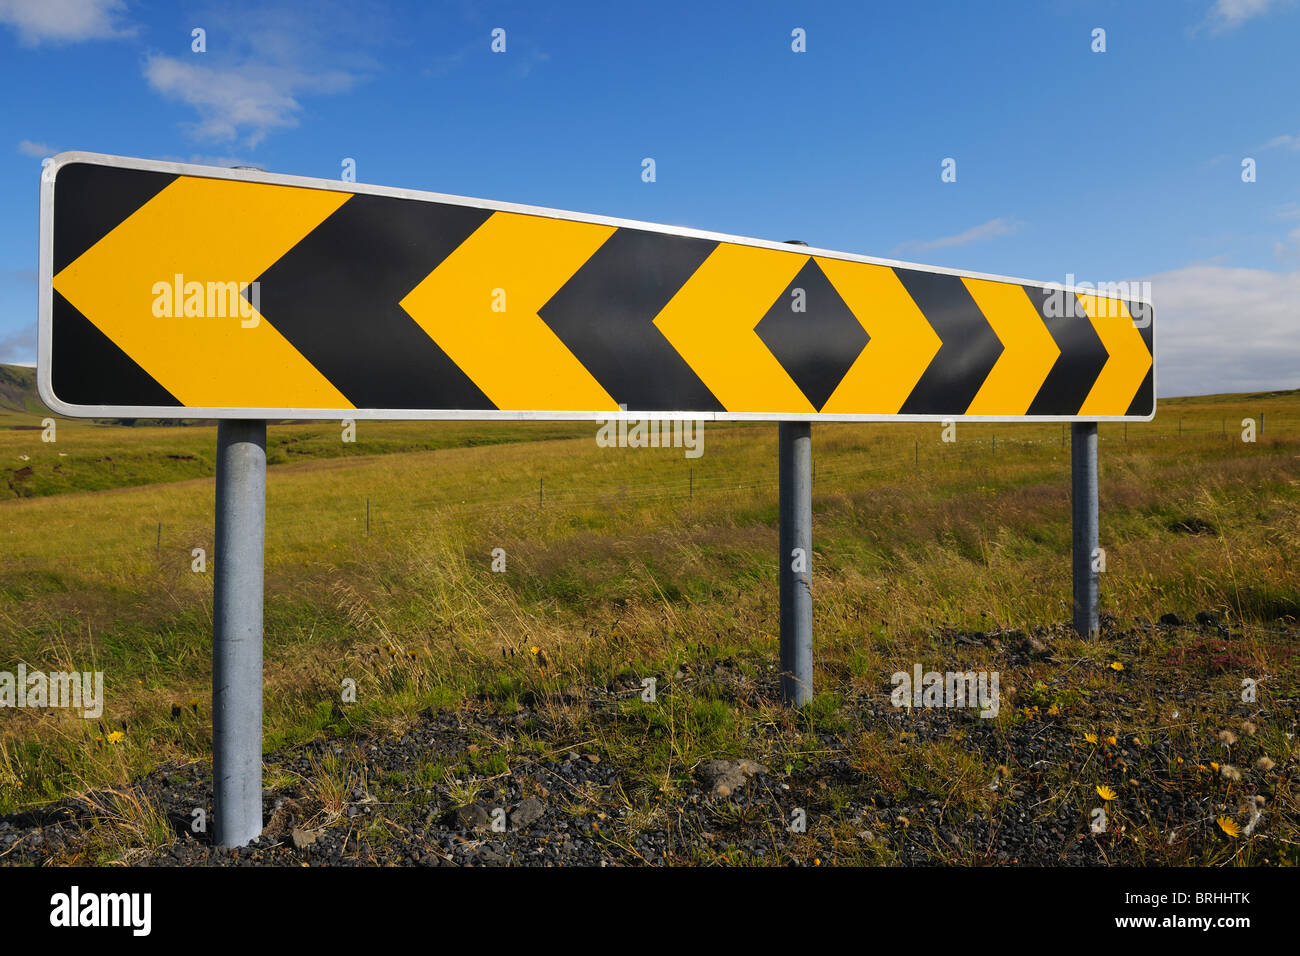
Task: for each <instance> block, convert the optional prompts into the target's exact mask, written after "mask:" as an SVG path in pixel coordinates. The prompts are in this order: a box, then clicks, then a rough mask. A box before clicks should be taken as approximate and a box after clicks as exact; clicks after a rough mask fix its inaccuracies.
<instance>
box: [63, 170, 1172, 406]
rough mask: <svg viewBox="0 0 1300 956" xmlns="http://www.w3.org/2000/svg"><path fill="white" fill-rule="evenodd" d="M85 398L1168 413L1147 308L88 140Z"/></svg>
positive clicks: (71, 358)
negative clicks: (171, 157)
mask: <svg viewBox="0 0 1300 956" xmlns="http://www.w3.org/2000/svg"><path fill="white" fill-rule="evenodd" d="M40 266H41V285H40V340H39V363H38V373H39V374H38V381H39V386H40V392H41V397H42V399H43V400H44V401H45V403H46V404H47V405H49V406H50V408H52V409H54V410H55V411H58V412H62V413H64V414H67V415H81V416H123V417H145V418H147V417H167V418H175V417H203V418H278V419H285V418H331V417H333V418H337V417H347V418H470V419H491V418H550V419H561V418H592V417H598V418H599V417H606V416H607V415H608V413H611V412H612V413H616V414H617V413H618V412H619V410H620V406H623V407H624V408H625V409H626V413H627V414H629V415H631V414H635V415H637V416H638V417H647V416H654V415H660V416H670V415H673V416H676V415H680V416H692V417H699V418H707V419H723V420H726V419H777V420H801V419H817V420H832V421H834V420H840V421H854V420H886V419H888V420H909V419H910V420H922V419H931V418H961V417H965V418H973V419H983V420H1017V421H1018V420H1026V419H1051V420H1058V421H1066V420H1098V419H1123V420H1128V419H1133V420H1145V419H1149V418H1150V417H1151V416H1152V415H1154V413H1155V390H1154V362H1153V356H1154V328H1153V315H1152V310H1151V307H1150V305H1149V304H1147V303H1145V302H1141V301H1136V300H1128V299H1125V298H1115V297H1107V296H1103V295H1099V294H1096V293H1085V292H1081V291H1075V290H1068V289H1063V288H1061V287H1054V286H1050V285H1044V284H1041V283H1028V282H1023V281H1021V280H1018V279H1005V278H1000V277H996V276H983V275H972V274H961V273H955V272H952V271H949V270H941V269H933V268H927V267H925V266H913V265H907V264H904V263H895V262H888V261H884V260H878V259H869V258H866V257H863V256H856V255H848V254H845V253H839V252H828V251H823V250H819V249H812V248H807V247H803V246H793V245H788V244H783V243H779V242H765V241H761V240H755V239H740V238H735V237H731V236H721V235H716V234H712V233H706V232H700V231H698V230H694V229H684V228H675V227H667V226H656V225H650V224H646V223H635V222H624V221H620V220H614V219H606V218H603V217H599V216H586V215H579V214H576V213H568V212H557V211H554V210H548V209H537V208H532V207H524V206H515V205H510V204H507V203H494V202H486V201H482V200H477V199H462V198H459V197H454V196H443V195H437V194H430V193H416V192H410V191H406V190H398V189H384V188H379V187H372V186H361V185H357V184H354V183H340V182H332V181H327V180H318V179H300V178H296V177H290V176H279V175H272V174H267V173H261V172H252V171H247V170H226V169H215V168H208V167H202V166H187V165H181V164H175V163H162V162H151V161H147V160H136V159H122V158H118V157H111V156H99V155H94V154H86V153H64V154H61V155H60V156H58V157H56V158H55V159H54V160H52V161H51V162H49V163H48V164H47V166H46V167H45V169H44V171H43V174H42V193H41V263H40Z"/></svg>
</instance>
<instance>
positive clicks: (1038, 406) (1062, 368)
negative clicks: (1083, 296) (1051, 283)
mask: <svg viewBox="0 0 1300 956" xmlns="http://www.w3.org/2000/svg"><path fill="white" fill-rule="evenodd" d="M1023 288H1024V290H1025V294H1026V295H1028V296H1029V301H1030V302H1032V303H1033V304H1034V308H1036V309H1037V310H1038V314H1039V315H1040V316H1042V319H1043V324H1044V325H1046V326H1047V331H1048V332H1050V333H1051V335H1052V340H1053V341H1055V342H1056V347H1057V348H1059V349H1060V350H1061V354H1060V355H1058V356H1057V357H1056V363H1055V364H1054V365H1053V366H1052V370H1051V371H1050V372H1048V373H1047V378H1045V379H1043V384H1042V385H1041V386H1040V387H1039V389H1038V394H1037V395H1035V396H1034V400H1033V402H1031V403H1030V405H1029V411H1028V412H1027V413H1026V414H1028V415H1078V414H1079V409H1080V407H1082V405H1083V402H1084V399H1086V398H1087V397H1088V393H1089V392H1090V391H1092V386H1093V384H1094V383H1095V382H1096V381H1097V376H1098V375H1100V374H1101V370H1102V369H1103V368H1105V366H1106V361H1107V360H1108V359H1109V358H1110V353H1109V352H1107V351H1106V347H1105V346H1104V345H1102V344H1101V339H1100V338H1098V337H1097V330H1096V329H1095V328H1093V327H1092V320H1091V319H1089V318H1088V316H1087V314H1086V313H1085V312H1084V311H1083V304H1082V303H1081V302H1079V297H1078V296H1076V295H1075V294H1074V293H1073V292H1067V291H1065V290H1062V289H1050V288H1048V289H1043V288H1037V287H1035V286H1023Z"/></svg>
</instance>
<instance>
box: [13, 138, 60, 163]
mask: <svg viewBox="0 0 1300 956" xmlns="http://www.w3.org/2000/svg"><path fill="white" fill-rule="evenodd" d="M18 152H20V153H22V154H23V155H24V156H32V157H35V158H36V159H44V158H45V157H46V156H53V155H54V154H55V153H57V152H58V150H57V149H55V148H54V147H53V146H49V145H47V144H45V143H33V142H32V141H31V140H30V139H25V140H23V141H22V142H21V143H19V144H18Z"/></svg>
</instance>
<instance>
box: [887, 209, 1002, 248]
mask: <svg viewBox="0 0 1300 956" xmlns="http://www.w3.org/2000/svg"><path fill="white" fill-rule="evenodd" d="M1023 225H1024V223H1022V222H1019V221H1017V220H1015V219H1007V218H998V219H990V220H989V221H988V222H985V223H980V225H978V226H971V227H970V228H969V229H967V230H965V231H964V232H959V233H957V234H956V235H955V236H943V237H942V238H939V239H909V240H907V241H906V242H900V243H899V244H898V245H897V246H895V247H894V252H895V253H900V252H932V251H933V250H935V249H946V248H948V247H949V246H965V245H969V244H970V243H972V242H983V241H985V240H986V239H996V238H998V237H999V236H1009V235H1011V234H1013V233H1015V232H1017V231H1018V230H1019V229H1020V227H1021V226H1023Z"/></svg>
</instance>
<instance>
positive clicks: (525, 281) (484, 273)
mask: <svg viewBox="0 0 1300 956" xmlns="http://www.w3.org/2000/svg"><path fill="white" fill-rule="evenodd" d="M613 232H614V227H613V226H597V225H593V224H591V223H586V222H570V221H569V220H567V219H546V218H543V217H541V216H521V215H519V214H517V213H510V212H496V213H493V214H492V216H491V217H490V218H489V219H488V220H487V222H485V223H483V225H481V226H479V227H478V229H476V230H475V231H474V233H473V235H471V236H470V237H469V238H468V239H466V240H465V241H464V242H462V243H461V244H460V245H459V246H458V247H457V248H456V251H455V252H453V253H452V254H451V255H449V256H448V257H447V258H446V259H444V260H443V262H442V264H441V265H439V266H438V268H436V269H434V270H433V272H431V273H429V275H427V276H426V277H425V278H424V280H423V281H421V282H420V284H419V285H417V286H416V287H415V288H414V289H412V290H411V291H410V292H409V293H408V294H407V296H406V298H404V299H402V303H401V305H402V308H404V309H405V310H406V311H407V312H408V313H410V315H411V318H413V319H415V321H416V322H418V323H419V325H420V327H421V328H423V329H424V331H425V332H427V333H428V334H429V337H430V338H431V339H433V340H434V341H435V342H437V343H438V345H439V346H440V347H441V348H442V350H443V351H444V352H446V353H447V354H448V355H449V356H450V357H451V360H452V361H453V362H455V363H456V364H457V365H459V366H460V367H461V369H462V371H464V372H465V374H466V375H468V376H469V377H470V378H471V379H472V380H473V381H474V384H475V385H477V386H478V387H479V388H480V389H482V390H483V394H485V395H486V396H487V397H488V398H489V399H491V400H492V403H493V404H494V405H496V406H497V408H500V409H514V410H518V409H537V410H542V411H550V410H570V411H586V410H588V409H590V410H592V411H614V410H617V409H618V403H617V402H616V401H614V399H612V398H610V396H609V394H608V393H607V392H606V391H605V390H604V389H603V388H601V386H600V383H599V382H597V381H596V379H595V378H593V377H592V375H591V373H590V372H588V371H587V369H586V368H585V367H584V366H583V365H582V363H581V362H579V361H578V360H577V358H575V357H574V355H573V353H572V352H570V351H569V349H568V347H567V346H565V344H564V343H563V342H562V341H560V339H559V337H558V336H556V334H555V333H554V332H552V331H551V330H550V328H549V327H547V325H546V323H545V322H543V321H542V320H541V319H540V318H539V317H538V315H537V310H538V309H540V308H541V307H542V306H544V305H545V304H546V303H547V301H548V300H549V299H550V298H551V297H552V296H553V295H555V293H556V292H558V291H559V289H560V287H561V286H562V285H564V283H565V282H567V281H568V280H569V278H570V277H572V275H573V274H574V273H575V272H577V271H578V270H579V269H580V268H582V265H583V263H585V262H586V261H587V260H588V259H590V258H591V256H592V255H593V254H594V253H595V251H596V250H597V249H599V248H600V246H601V244H602V243H604V241H605V240H606V239H608V238H609V237H610V235H611V234H612V233H613ZM498 289H499V290H501V291H502V292H503V293H504V296H505V299H504V301H505V310H504V311H500V312H494V311H492V307H493V304H494V303H499V302H500V301H501V300H500V298H499V297H497V295H496V290H498Z"/></svg>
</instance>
